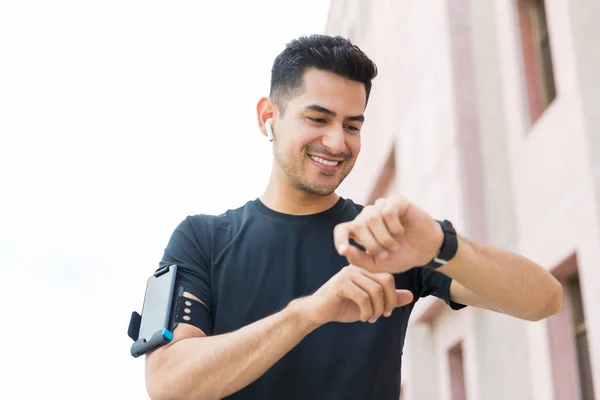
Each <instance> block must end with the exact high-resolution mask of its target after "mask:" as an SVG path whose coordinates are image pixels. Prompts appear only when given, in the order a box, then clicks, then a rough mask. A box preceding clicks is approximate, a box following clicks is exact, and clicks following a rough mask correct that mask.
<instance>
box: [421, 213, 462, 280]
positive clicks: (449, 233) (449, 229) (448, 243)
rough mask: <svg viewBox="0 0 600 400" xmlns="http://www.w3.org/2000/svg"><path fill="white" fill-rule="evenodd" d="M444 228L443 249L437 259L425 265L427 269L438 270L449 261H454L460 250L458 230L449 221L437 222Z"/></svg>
mask: <svg viewBox="0 0 600 400" xmlns="http://www.w3.org/2000/svg"><path fill="white" fill-rule="evenodd" d="M436 222H437V223H438V224H440V226H441V227H442V232H444V240H443V241H442V247H440V251H439V253H438V255H437V256H436V257H434V258H433V260H431V261H430V262H429V263H427V264H425V265H423V267H425V268H431V269H437V268H439V267H441V266H442V265H444V264H446V263H447V262H448V261H450V260H452V258H454V256H455V255H456V251H457V250H458V238H457V237H456V230H455V229H454V227H453V226H452V223H451V222H450V221H447V220H443V221H437V220H436Z"/></svg>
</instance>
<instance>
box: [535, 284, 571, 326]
mask: <svg viewBox="0 0 600 400" xmlns="http://www.w3.org/2000/svg"><path fill="white" fill-rule="evenodd" d="M552 279H553V284H552V288H551V289H550V291H549V292H550V293H549V294H548V296H546V299H547V300H546V301H545V302H544V303H543V307H542V308H541V310H540V311H539V312H538V313H536V315H535V317H534V318H532V319H531V321H533V322H538V321H541V320H543V319H546V318H549V317H551V316H553V315H556V314H558V313H559V312H560V311H561V310H562V307H563V287H562V285H561V284H560V282H558V281H557V280H555V279H554V278H552Z"/></svg>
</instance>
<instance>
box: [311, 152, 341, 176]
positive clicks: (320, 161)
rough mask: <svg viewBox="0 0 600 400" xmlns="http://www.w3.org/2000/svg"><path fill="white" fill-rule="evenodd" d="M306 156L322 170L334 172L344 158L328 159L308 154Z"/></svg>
mask: <svg viewBox="0 0 600 400" xmlns="http://www.w3.org/2000/svg"><path fill="white" fill-rule="evenodd" d="M308 158H310V159H311V161H312V162H313V164H314V165H316V166H317V167H318V168H319V169H321V170H322V171H324V172H328V173H333V172H336V171H337V170H338V169H339V168H340V165H342V163H343V162H344V160H328V159H326V158H323V157H318V156H313V155H310V154H309V155H308Z"/></svg>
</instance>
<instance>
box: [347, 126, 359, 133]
mask: <svg viewBox="0 0 600 400" xmlns="http://www.w3.org/2000/svg"><path fill="white" fill-rule="evenodd" d="M344 128H345V129H348V130H349V131H353V132H358V131H359V130H360V129H359V128H357V127H356V126H354V125H346V126H345V127H344Z"/></svg>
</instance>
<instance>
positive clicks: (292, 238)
mask: <svg viewBox="0 0 600 400" xmlns="http://www.w3.org/2000/svg"><path fill="white" fill-rule="evenodd" d="M376 74H377V72H376V67H375V65H374V64H373V63H372V62H371V60H369V58H368V57H367V56H366V55H365V54H364V53H363V52H362V51H361V50H360V49H358V48H357V47H356V46H353V45H352V44H351V43H350V42H349V41H348V40H346V39H343V38H340V37H329V36H323V35H314V36H310V37H302V38H299V39H297V40H294V41H292V42H291V43H289V44H288V46H287V47H286V49H285V50H284V51H283V52H282V53H281V54H280V55H279V56H278V57H277V58H276V60H275V62H274V65H273V69H272V80H271V92H270V97H269V98H263V99H261V100H260V101H259V102H258V105H257V117H258V125H259V127H260V130H261V131H262V133H263V134H264V135H266V136H268V137H269V138H272V145H273V154H274V161H273V168H272V171H271V178H270V181H269V184H268V186H267V188H266V190H265V192H264V194H263V195H262V196H261V197H260V198H259V199H255V200H253V201H250V202H248V203H246V204H245V205H244V206H242V207H240V208H238V209H236V210H229V211H227V212H226V213H224V214H222V215H218V216H211V215H196V216H190V217H188V218H186V219H185V220H184V221H183V222H182V223H181V224H180V225H179V226H178V227H177V228H176V230H175V231H174V233H173V235H172V237H171V240H170V241H169V244H168V246H167V248H166V250H165V253H164V257H163V259H162V261H161V263H160V264H161V266H165V265H170V264H176V265H177V266H178V268H179V272H178V278H177V283H176V284H177V286H181V287H183V288H184V290H185V297H186V298H187V299H190V300H189V301H188V302H187V304H188V305H192V302H193V303H194V304H197V305H198V307H200V309H203V310H204V311H205V314H206V318H204V319H203V318H198V317H197V315H199V314H194V316H193V317H191V318H190V316H189V315H188V316H187V318H186V316H185V315H184V316H183V317H181V316H179V317H178V318H179V319H178V322H179V324H178V325H177V327H176V328H175V329H174V338H173V340H172V342H171V343H170V344H169V345H166V346H164V347H162V348H160V349H158V350H156V351H154V352H152V353H150V354H149V355H148V356H147V361H146V382H147V389H148V392H149V394H150V397H151V398H153V399H218V398H223V397H227V398H232V399H397V398H398V396H399V388H400V367H401V354H402V347H403V344H404V336H405V332H406V328H407V324H408V320H409V316H410V313H411V310H412V309H413V307H414V304H415V302H416V301H417V299H418V298H420V297H424V296H428V295H434V296H436V297H438V298H441V299H443V300H444V301H445V302H446V303H447V304H448V305H449V306H450V307H451V308H453V309H460V308H462V307H464V306H465V305H470V306H474V307H481V308H485V309H489V310H494V311H497V312H502V313H505V314H508V315H512V316H515V317H517V318H522V319H526V320H531V321H536V320H539V319H542V318H545V317H547V316H549V315H551V314H554V313H556V312H557V311H558V310H559V309H560V307H561V299H562V289H561V286H560V284H559V283H558V282H557V281H556V280H555V279H554V278H553V277H552V276H551V275H550V274H549V273H548V272H546V271H545V270H544V269H543V268H542V267H540V266H538V265H536V264H535V263H533V262H531V261H529V260H527V259H525V258H523V257H520V256H518V255H515V254H511V253H508V252H505V251H502V250H499V249H494V248H491V247H488V246H485V245H482V244H477V243H473V242H471V241H469V240H467V239H466V238H464V237H461V236H460V235H456V234H455V233H454V232H453V229H452V226H451V224H449V223H447V222H437V221H436V220H434V219H433V218H432V217H431V216H430V215H429V214H427V213H426V212H425V211H424V210H422V209H420V208H419V207H418V206H417V205H415V204H412V203H410V201H409V200H407V199H405V198H403V197H401V196H394V197H392V198H388V199H380V200H378V201H377V202H376V203H375V204H374V205H371V206H367V207H364V208H363V207H362V206H360V205H358V204H355V203H354V202H352V201H351V200H349V199H343V198H340V196H338V195H337V194H336V193H335V190H336V188H337V187H338V186H339V184H340V183H341V182H342V181H343V180H344V178H345V177H346V176H347V175H348V174H349V173H350V171H351V170H352V167H353V166H354V163H355V161H356V159H357V157H358V154H359V152H360V131H361V127H362V124H363V122H364V116H363V113H364V111H365V108H366V105H367V100H368V97H369V93H370V90H371V80H372V79H373V78H374V77H375V76H376ZM187 299H186V301H187ZM196 302H199V303H196ZM190 308H191V307H190ZM185 312H186V313H188V312H190V309H187V311H185ZM190 315H191V314H190ZM182 318H183V319H182Z"/></svg>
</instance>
